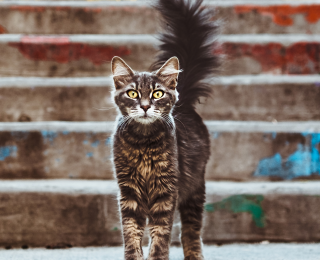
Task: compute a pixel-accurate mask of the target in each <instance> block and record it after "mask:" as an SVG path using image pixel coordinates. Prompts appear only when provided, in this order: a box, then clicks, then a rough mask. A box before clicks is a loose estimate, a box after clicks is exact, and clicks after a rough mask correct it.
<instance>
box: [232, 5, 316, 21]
mask: <svg viewBox="0 0 320 260" xmlns="http://www.w3.org/2000/svg"><path fill="white" fill-rule="evenodd" d="M252 11H255V12H258V13H260V14H262V15H265V16H270V17H272V20H273V22H274V23H276V24H278V25H281V26H290V25H293V19H292V17H291V16H292V15H296V14H303V15H304V17H305V20H306V21H307V22H308V23H316V22H318V21H319V19H320V5H301V6H290V5H275V6H255V5H251V6H250V5H246V6H236V7H235V12H236V13H238V14H243V13H248V12H252Z"/></svg>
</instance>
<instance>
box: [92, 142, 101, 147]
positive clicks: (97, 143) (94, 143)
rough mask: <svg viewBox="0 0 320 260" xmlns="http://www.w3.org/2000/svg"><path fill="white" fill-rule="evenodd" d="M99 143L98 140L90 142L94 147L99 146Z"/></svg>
mask: <svg viewBox="0 0 320 260" xmlns="http://www.w3.org/2000/svg"><path fill="white" fill-rule="evenodd" d="M99 144H100V141H95V142H93V143H92V144H91V146H92V147H95V148H96V147H98V146H99Z"/></svg>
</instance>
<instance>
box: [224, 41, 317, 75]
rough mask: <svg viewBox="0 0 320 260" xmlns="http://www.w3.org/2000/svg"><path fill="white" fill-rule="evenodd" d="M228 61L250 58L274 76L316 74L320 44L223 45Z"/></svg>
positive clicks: (229, 43)
mask: <svg viewBox="0 0 320 260" xmlns="http://www.w3.org/2000/svg"><path fill="white" fill-rule="evenodd" d="M223 49H224V53H225V54H226V55H227V56H228V59H230V60H232V59H237V58H242V57H250V58H252V59H254V60H256V61H257V62H258V63H260V64H261V67H262V71H263V72H265V73H274V74H318V73H320V67H319V64H320V43H318V42H298V43H295V44H292V45H290V46H284V45H282V44H280V43H268V44H248V43H232V42H227V43H224V44H223Z"/></svg>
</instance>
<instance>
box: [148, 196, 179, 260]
mask: <svg viewBox="0 0 320 260" xmlns="http://www.w3.org/2000/svg"><path fill="white" fill-rule="evenodd" d="M176 200H177V195H176V194H175V193H173V194H172V193H167V194H162V195H161V196H159V198H158V199H157V200H156V202H155V203H154V204H153V206H152V207H151V209H150V212H149V226H150V237H151V244H150V249H149V257H148V260H168V259H169V247H170V240H171V230H172V224H173V215H174V210H175V205H176Z"/></svg>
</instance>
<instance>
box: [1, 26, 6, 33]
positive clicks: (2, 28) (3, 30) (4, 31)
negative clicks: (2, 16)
mask: <svg viewBox="0 0 320 260" xmlns="http://www.w3.org/2000/svg"><path fill="white" fill-rule="evenodd" d="M3 33H7V30H6V29H5V28H4V27H3V26H1V25H0V34H3Z"/></svg>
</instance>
